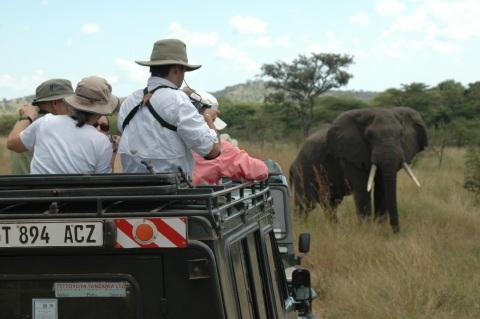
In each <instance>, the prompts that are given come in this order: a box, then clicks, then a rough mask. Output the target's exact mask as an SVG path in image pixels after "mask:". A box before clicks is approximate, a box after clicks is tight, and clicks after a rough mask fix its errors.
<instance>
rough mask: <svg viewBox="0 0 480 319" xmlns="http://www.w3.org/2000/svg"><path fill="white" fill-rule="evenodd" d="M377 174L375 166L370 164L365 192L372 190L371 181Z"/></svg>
mask: <svg viewBox="0 0 480 319" xmlns="http://www.w3.org/2000/svg"><path fill="white" fill-rule="evenodd" d="M376 172H377V165H375V164H372V167H371V168H370V174H369V175H368V183H367V192H370V191H371V190H372V185H373V180H374V179H375V173H376Z"/></svg>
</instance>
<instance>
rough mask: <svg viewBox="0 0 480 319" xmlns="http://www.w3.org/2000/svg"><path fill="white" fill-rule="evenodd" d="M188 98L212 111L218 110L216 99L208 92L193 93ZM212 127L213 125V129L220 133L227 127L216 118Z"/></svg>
mask: <svg viewBox="0 0 480 319" xmlns="http://www.w3.org/2000/svg"><path fill="white" fill-rule="evenodd" d="M190 98H191V99H192V100H194V101H196V102H198V103H201V104H203V105H206V106H209V107H211V108H212V109H215V110H218V107H219V105H218V101H217V99H216V98H215V97H214V96H213V95H212V94H210V93H208V92H201V91H193V92H192V93H191V94H190ZM213 125H215V128H216V129H217V130H219V131H220V130H223V129H224V128H225V127H226V126H227V123H225V122H224V121H223V120H222V119H221V118H219V117H218V116H217V118H216V119H215V121H214V122H213Z"/></svg>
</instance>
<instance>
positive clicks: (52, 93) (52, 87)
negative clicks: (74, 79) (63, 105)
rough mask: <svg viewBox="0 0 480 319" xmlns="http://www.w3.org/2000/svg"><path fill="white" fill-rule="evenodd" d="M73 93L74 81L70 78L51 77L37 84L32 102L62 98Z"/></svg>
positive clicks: (36, 103)
mask: <svg viewBox="0 0 480 319" xmlns="http://www.w3.org/2000/svg"><path fill="white" fill-rule="evenodd" d="M72 94H73V88H72V83H71V82H70V81H69V80H66V79H50V80H47V81H45V82H43V83H41V84H40V85H39V86H37V89H36V90H35V99H34V100H33V102H32V104H33V105H38V103H39V102H47V101H56V100H61V99H63V98H65V97H67V96H70V95H72Z"/></svg>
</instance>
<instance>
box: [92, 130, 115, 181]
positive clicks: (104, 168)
mask: <svg viewBox="0 0 480 319" xmlns="http://www.w3.org/2000/svg"><path fill="white" fill-rule="evenodd" d="M104 142H105V141H104ZM102 143H103V142H102ZM97 154H98V155H97V156H98V158H97V165H96V167H95V173H97V174H110V173H112V172H113V170H112V162H113V158H114V155H113V154H114V153H113V150H112V145H111V143H110V141H109V140H108V138H107V139H106V142H105V143H104V144H102V146H101V151H100V152H98V153H97Z"/></svg>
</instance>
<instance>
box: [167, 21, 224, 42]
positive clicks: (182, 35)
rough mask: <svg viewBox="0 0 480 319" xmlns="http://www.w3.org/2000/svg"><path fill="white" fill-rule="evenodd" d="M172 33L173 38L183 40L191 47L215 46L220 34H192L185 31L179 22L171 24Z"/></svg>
mask: <svg viewBox="0 0 480 319" xmlns="http://www.w3.org/2000/svg"><path fill="white" fill-rule="evenodd" d="M169 29H170V32H171V33H172V34H171V36H172V37H173V38H177V39H181V40H183V41H184V42H185V43H186V44H187V46H189V45H215V44H216V43H217V42H218V38H219V36H218V33H216V32H192V31H189V30H187V29H185V28H184V27H183V26H182V25H181V24H180V23H179V22H173V23H171V24H170V27H169Z"/></svg>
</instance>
